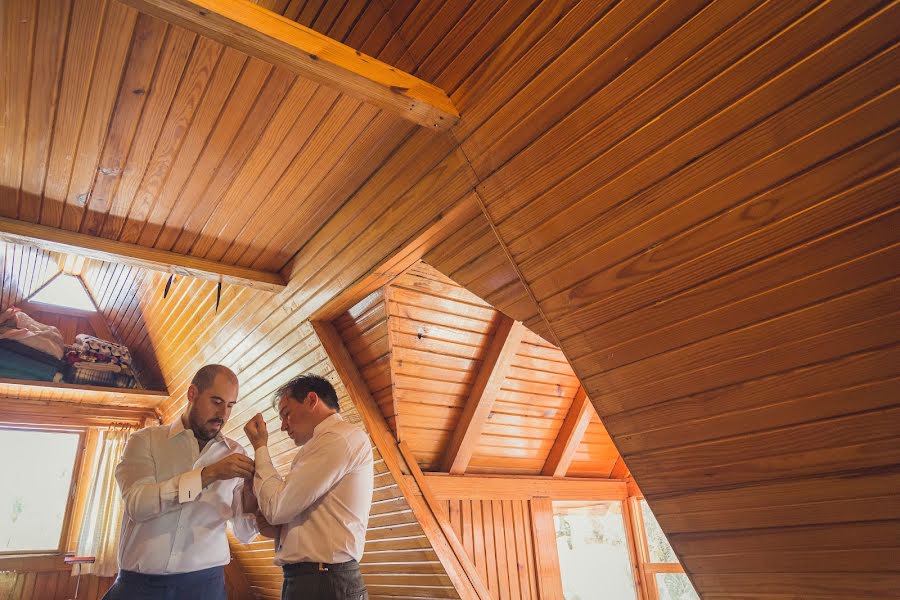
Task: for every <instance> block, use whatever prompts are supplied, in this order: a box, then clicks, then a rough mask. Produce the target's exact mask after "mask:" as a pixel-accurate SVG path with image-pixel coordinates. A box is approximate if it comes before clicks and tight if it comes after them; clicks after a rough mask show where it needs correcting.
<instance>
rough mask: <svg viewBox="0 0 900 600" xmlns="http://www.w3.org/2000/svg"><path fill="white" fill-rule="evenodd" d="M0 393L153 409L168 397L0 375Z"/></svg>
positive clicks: (166, 394)
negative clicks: (9, 377) (1, 376)
mask: <svg viewBox="0 0 900 600" xmlns="http://www.w3.org/2000/svg"><path fill="white" fill-rule="evenodd" d="M0 396H2V397H5V398H34V399H44V400H56V401H61V402H74V403H78V404H80V403H91V404H103V405H109V406H142V407H148V408H155V407H156V406H158V405H159V404H160V403H162V401H163V400H165V399H166V398H168V397H169V392H167V391H160V390H140V389H128V388H114V387H101V386H94V385H77V384H73V383H53V382H50V381H29V380H25V379H3V378H0Z"/></svg>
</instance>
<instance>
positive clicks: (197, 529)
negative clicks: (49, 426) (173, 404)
mask: <svg viewBox="0 0 900 600" xmlns="http://www.w3.org/2000/svg"><path fill="white" fill-rule="evenodd" d="M237 396H238V380H237V376H236V375H235V374H234V373H233V372H232V371H231V370H230V369H228V368H226V367H223V366H222V365H206V366H205V367H203V368H201V369H200V370H199V371H197V374H196V375H194V378H193V380H192V381H191V385H190V387H189V388H188V391H187V404H188V406H187V409H186V410H185V412H184V413H183V414H182V415H181V416H180V417H179V418H177V419H175V420H174V421H173V422H172V423H170V424H169V425H163V426H160V427H148V428H147V429H142V430H140V431H137V432H135V433H134V434H132V435H131V437H130V438H129V439H128V442H127V443H126V445H125V451H124V453H123V455H122V460H121V462H120V463H119V464H118V465H117V467H116V481H117V482H118V484H119V489H120V490H121V492H122V497H123V500H124V502H125V516H124V519H123V522H122V536H121V539H120V543H119V576H118V577H117V578H116V581H115V583H114V584H113V586H112V587H111V588H110V589H109V592H107V594H106V596H104V598H105V600H120V599H121V600H126V599H127V600H140V599H142V598H148V599H149V598H165V599H167V600H225V598H226V595H225V575H224V566H225V565H226V564H228V562H229V561H230V559H231V553H230V551H229V548H228V540H227V538H226V536H225V524H226V522H227V521H229V520H230V521H231V522H232V525H233V529H234V533H235V535H236V536H237V538H238V539H240V540H241V541H243V542H249V541H250V540H251V539H253V538H254V537H255V536H256V533H257V528H256V519H255V516H254V514H253V512H254V510H255V509H256V502H255V499H254V498H253V496H252V491H251V489H250V488H251V485H252V484H250V483H247V482H248V480H250V479H251V478H252V477H253V472H254V467H253V461H252V460H250V459H249V458H248V457H247V454H246V452H245V451H244V449H243V448H242V447H241V446H240V444H238V443H237V442H235V441H234V440H232V439H229V438H227V437H225V436H224V435H222V428H223V427H224V426H225V423H226V422H227V421H228V417H229V416H230V414H231V409H232V408H233V407H234V405H235V403H236V402H237ZM245 483H246V485H245ZM245 506H246V509H247V510H246V512H245V510H244V508H245Z"/></svg>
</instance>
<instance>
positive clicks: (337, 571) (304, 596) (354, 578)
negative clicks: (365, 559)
mask: <svg viewBox="0 0 900 600" xmlns="http://www.w3.org/2000/svg"><path fill="white" fill-rule="evenodd" d="M281 569H282V571H283V572H284V583H283V584H282V585H281V600H369V593H368V592H367V591H366V584H365V583H364V582H363V578H362V575H361V574H360V572H359V563H357V562H356V561H355V560H351V561H348V562H345V563H340V564H331V565H320V564H319V563H299V564H295V565H284V566H283V567H282V568H281Z"/></svg>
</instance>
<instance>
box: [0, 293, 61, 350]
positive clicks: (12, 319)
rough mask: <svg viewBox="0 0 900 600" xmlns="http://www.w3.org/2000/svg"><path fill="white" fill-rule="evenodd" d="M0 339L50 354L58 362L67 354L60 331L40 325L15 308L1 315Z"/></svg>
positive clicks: (49, 326)
mask: <svg viewBox="0 0 900 600" xmlns="http://www.w3.org/2000/svg"><path fill="white" fill-rule="evenodd" d="M0 339H10V340H15V341H17V342H19V343H21V344H25V345H26V346H29V347H31V348H34V349H35V350H40V351H41V352H44V353H46V354H49V355H50V356H52V357H54V358H56V359H57V360H59V359H61V358H62V357H63V353H64V352H65V346H64V342H63V337H62V334H61V333H60V332H59V329H57V328H56V327H53V326H52V325H44V324H43V323H38V322H37V321H35V320H34V319H32V318H31V317H29V316H28V315H26V314H25V313H24V312H22V311H21V310H19V309H18V308H15V307H14V306H13V307H10V308H7V309H6V310H5V311H3V313H0Z"/></svg>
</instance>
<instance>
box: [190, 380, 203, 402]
mask: <svg viewBox="0 0 900 600" xmlns="http://www.w3.org/2000/svg"><path fill="white" fill-rule="evenodd" d="M199 393H200V390H199V389H197V386H196V385H194V384H193V383H192V384H191V385H189V386H188V393H187V397H188V402H193V401H194V399H195V398H197V394H199Z"/></svg>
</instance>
